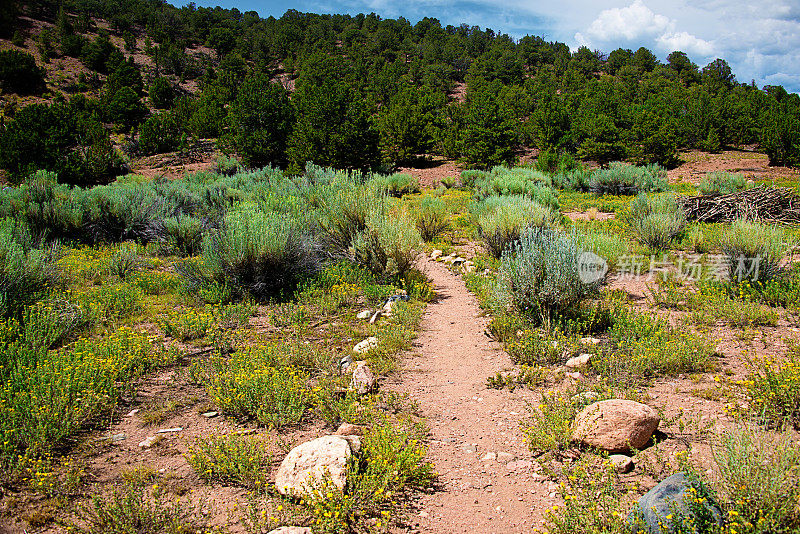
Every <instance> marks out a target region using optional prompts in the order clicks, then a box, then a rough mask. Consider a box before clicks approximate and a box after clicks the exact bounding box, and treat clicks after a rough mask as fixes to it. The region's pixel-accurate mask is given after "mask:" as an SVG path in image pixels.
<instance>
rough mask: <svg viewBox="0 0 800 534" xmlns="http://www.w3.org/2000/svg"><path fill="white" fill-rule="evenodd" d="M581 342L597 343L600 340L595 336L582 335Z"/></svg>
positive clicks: (587, 343)
mask: <svg viewBox="0 0 800 534" xmlns="http://www.w3.org/2000/svg"><path fill="white" fill-rule="evenodd" d="M581 343H583V344H585V345H597V344H598V343H600V340H599V339H597V338H596V337H582V338H581Z"/></svg>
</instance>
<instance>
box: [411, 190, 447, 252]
mask: <svg viewBox="0 0 800 534" xmlns="http://www.w3.org/2000/svg"><path fill="white" fill-rule="evenodd" d="M417 209H418V211H417V230H419V234H420V236H422V239H423V240H424V241H432V240H433V239H434V238H435V237H436V236H438V235H439V234H441V233H442V232H444V231H446V230H447V229H448V228H450V221H449V220H448V218H447V217H448V210H447V204H445V202H444V201H443V200H442V199H440V198H436V197H431V196H424V197H422V199H421V200H420V202H419V207H418V208H417Z"/></svg>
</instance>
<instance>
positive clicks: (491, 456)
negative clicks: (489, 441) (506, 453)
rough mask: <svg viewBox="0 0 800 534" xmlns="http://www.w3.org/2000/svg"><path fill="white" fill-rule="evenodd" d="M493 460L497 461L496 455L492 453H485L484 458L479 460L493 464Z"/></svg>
mask: <svg viewBox="0 0 800 534" xmlns="http://www.w3.org/2000/svg"><path fill="white" fill-rule="evenodd" d="M495 460H497V454H496V453H494V452H487V453H486V456H484V457H483V458H481V461H482V462H493V461H495Z"/></svg>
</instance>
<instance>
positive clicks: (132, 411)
mask: <svg viewBox="0 0 800 534" xmlns="http://www.w3.org/2000/svg"><path fill="white" fill-rule="evenodd" d="M137 413H139V408H135V409H133V410H131V411H129V412H128V415H126V416H125V417H133V416H134V415H136V414H137Z"/></svg>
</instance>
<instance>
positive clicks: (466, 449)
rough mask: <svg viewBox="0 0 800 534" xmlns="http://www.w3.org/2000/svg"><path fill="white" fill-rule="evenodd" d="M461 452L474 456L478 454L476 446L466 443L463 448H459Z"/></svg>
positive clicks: (475, 444)
mask: <svg viewBox="0 0 800 534" xmlns="http://www.w3.org/2000/svg"><path fill="white" fill-rule="evenodd" d="M461 450H462V451H464V452H466V453H467V454H475V453H476V452H478V444H477V443H467V444H465V445H464V446H463V447H461Z"/></svg>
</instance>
